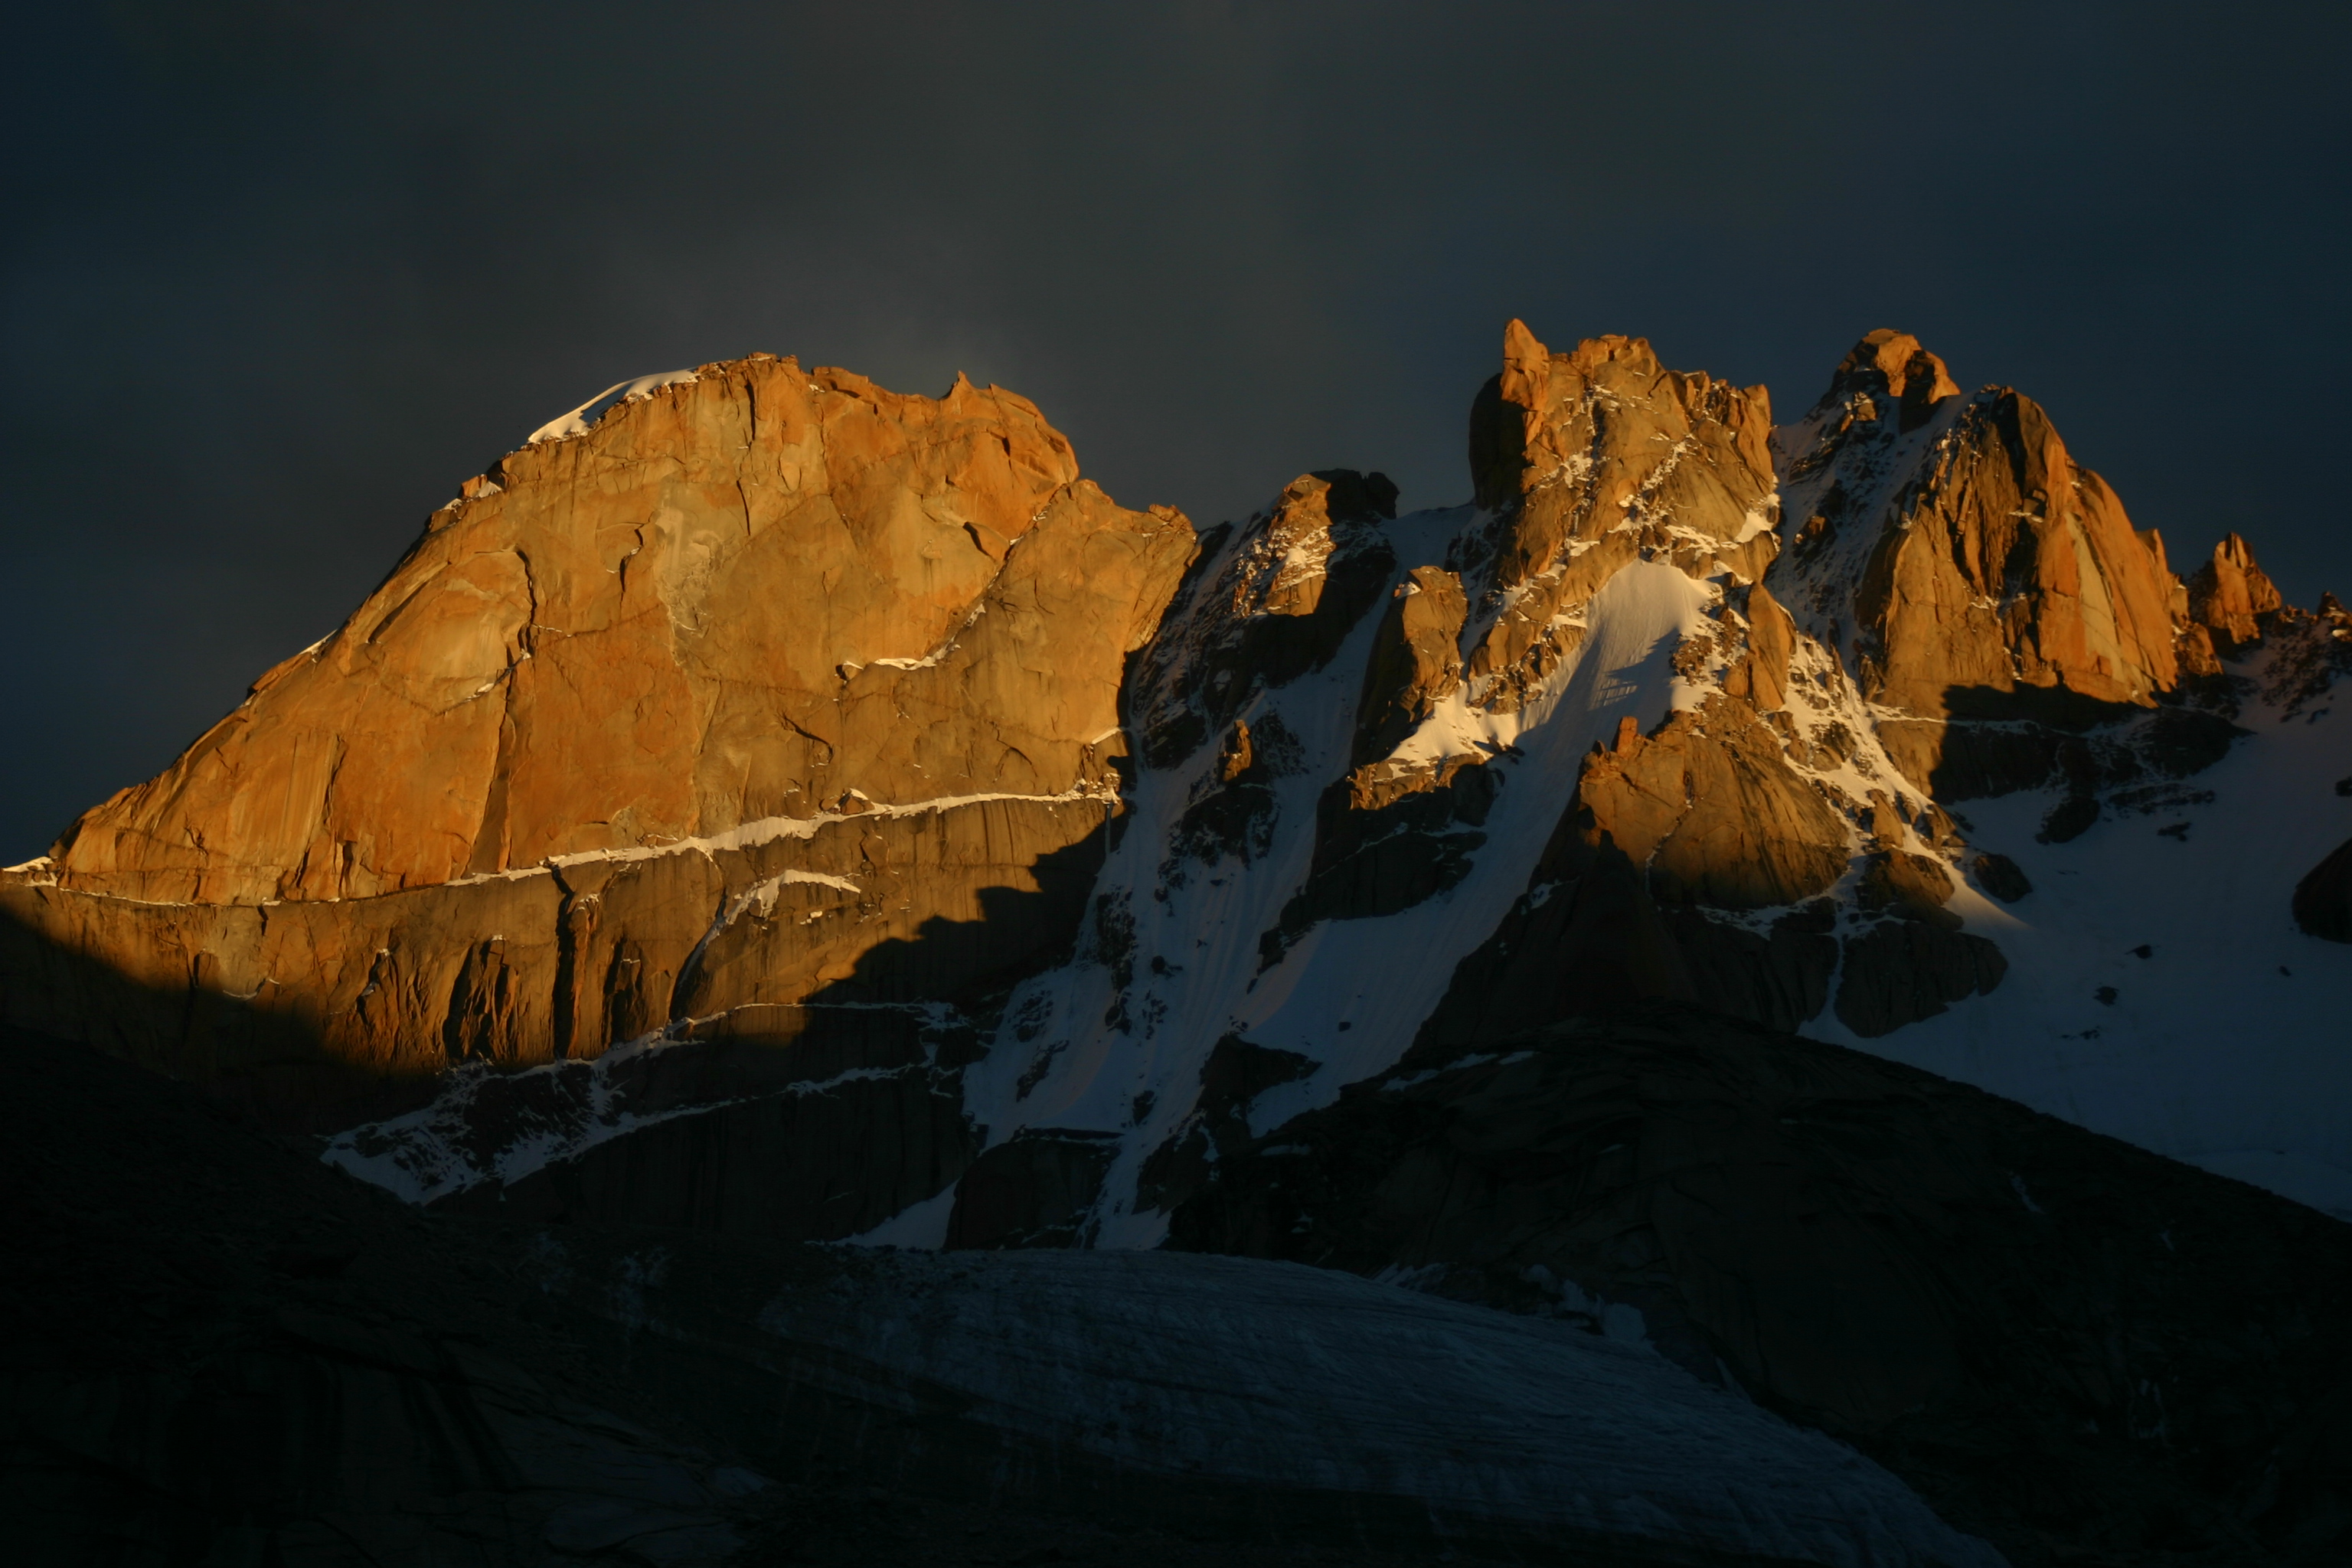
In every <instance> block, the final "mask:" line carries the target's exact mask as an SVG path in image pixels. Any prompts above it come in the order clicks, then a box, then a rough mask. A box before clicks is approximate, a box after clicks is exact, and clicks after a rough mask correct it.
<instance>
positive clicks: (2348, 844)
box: [2294, 838, 2352, 942]
mask: <svg viewBox="0 0 2352 1568" xmlns="http://www.w3.org/2000/svg"><path fill="white" fill-rule="evenodd" d="M2294 923H2295V924H2297V925H2299V926H2301V927H2302V928H2303V929H2304V930H2305V931H2309V932H2310V933H2311V934H2312V935H2313V936H2315V937H2323V938H2325V939H2326V940H2327V941H2329V942H2352V838H2347V839H2346V840H2345V841H2344V842H2343V843H2341V844H2339V845H2337V846H2336V848H2335V850H2334V852H2333V853H2331V854H2330V855H2329V856H2328V857H2327V858H2326V859H2325V860H2322V861H2321V862H2320V863H2319V864H2318V865H2316V866H2314V867H2313V868H2311V874H2310V875H2309V876H2307V877H2305V878H2304V879H2303V880H2302V881H2300V882H2298V883H2296V884H2295V888H2294Z"/></svg>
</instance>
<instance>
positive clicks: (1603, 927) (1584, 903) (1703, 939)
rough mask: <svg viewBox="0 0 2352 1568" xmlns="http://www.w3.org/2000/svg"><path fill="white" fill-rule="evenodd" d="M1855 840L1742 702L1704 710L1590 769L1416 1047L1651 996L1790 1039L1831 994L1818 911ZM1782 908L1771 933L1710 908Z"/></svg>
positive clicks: (1823, 923) (1623, 739)
mask: <svg viewBox="0 0 2352 1568" xmlns="http://www.w3.org/2000/svg"><path fill="white" fill-rule="evenodd" d="M1852 838H1853V833H1852V830H1851V829H1850V827H1849V826H1848V824H1847V822H1846V820H1845V818H1844V817H1843V816H1841V815H1840V814H1839V813H1838V812H1836V811H1835V810H1833V809H1832V808H1831V807H1830V806H1829V805H1827V804H1826V803H1825V802H1824V801H1823V800H1822V796H1821V795H1819V794H1817V793H1816V792H1815V790H1814V789H1813V787H1812V786H1811V784H1808V783H1806V782H1805V781H1804V780H1803V779H1802V778H1801V777H1799V776H1798V775H1797V773H1794V772H1793V771H1792V770H1791V769H1790V767H1789V765H1788V764H1787V763H1786V762H1785V761H1784V760H1783V758H1782V755H1781V745H1780V741H1779V740H1778V739H1777V738H1776V737H1775V736H1774V735H1773V733H1772V731H1769V729H1767V728H1766V727H1765V726H1764V725H1763V724H1762V723H1760V722H1759V721H1758V719H1757V716H1756V714H1755V711H1754V710H1753V709H1752V708H1750V707H1749V706H1748V704H1747V703H1746V702H1743V701H1740V700H1736V699H1733V698H1729V697H1717V698H1714V699H1711V700H1709V701H1708V702H1707V703H1706V706H1705V707H1703V708H1700V709H1685V710H1681V711H1678V712H1675V713H1674V714H1672V715H1670V716H1669V717H1668V719H1667V720H1666V721H1665V722H1664V724H1663V725H1662V726H1660V727H1659V729H1658V730H1657V731H1655V732H1654V733H1653V734H1651V735H1649V736H1646V737H1645V736H1643V734H1642V733H1641V732H1640V731H1639V730H1638V728H1636V727H1635V726H1634V724H1633V721H1631V720H1628V721H1625V722H1624V724H1623V725H1622V726H1621V728H1620V730H1619V732H1618V734H1617V737H1616V740H1615V743H1614V744H1613V746H1612V747H1608V748H1603V747H1600V746H1595V747H1594V748H1593V750H1592V752H1591V755H1590V756H1588V757H1587V758H1586V759H1585V763H1584V766H1583V772H1582V774H1581V776H1580V778H1579V780H1578V783H1577V788H1576V795H1575V798H1574V800H1573V802H1572V803H1571V805H1570V809H1569V811H1568V813H1567V815H1566V816H1564V817H1563V818H1562V819H1561V821H1560V823H1559V826H1558V827H1557V828H1556V829H1555V830H1554V831H1553V834H1552V837H1551V840H1550V842H1549V845H1547V847H1545V850H1544V853H1543V855H1542V857H1541V858H1540V859H1539V860H1538V863H1537V866H1536V868H1535V871H1534V873H1533V875H1532V876H1531V877H1530V878H1529V879H1528V892H1527V894H1526V895H1525V896H1523V897H1522V898H1521V899H1519V900H1518V901H1517V903H1515V904H1514V905H1513V906H1512V909H1511V912H1510V914H1509V915H1508V916H1507V918H1506V919H1505V921H1504V923H1503V925H1502V926H1501V928H1500V929H1498V930H1497V931H1496V933H1495V934H1494V935H1493V936H1492V937H1491V938H1489V939H1488V940H1487V941H1486V942H1485V943H1483V944H1482V945H1481V946H1480V947H1479V948H1478V949H1477V950H1476V951H1475V952H1473V953H1471V954H1470V955H1469V956H1468V957H1466V958H1465V959H1464V960H1463V961H1462V963H1461V965H1460V966H1459V968H1458V969H1457V970H1456V972H1455V973H1454V980H1453V984H1452V985H1451V986H1450V987H1449V989H1448V991H1447V993H1446V997H1445V1000H1444V1002H1443V1003H1442V1004H1440V1005H1439V1007H1438V1009H1437V1011H1436V1012H1435V1013H1434V1014H1433V1016H1431V1018H1430V1020H1429V1022H1428V1023H1427V1025H1425V1026H1424V1027H1423V1031H1422V1035H1421V1039H1422V1041H1423V1044H1429V1043H1433V1042H1455V1041H1461V1040H1465V1039H1473V1038H1481V1037H1492V1036H1493V1035H1496V1034H1498V1033H1502V1034H1507V1033H1514V1032H1517V1031H1519V1030H1524V1029H1530V1028H1535V1027H1538V1026H1541V1025H1544V1024H1549V1023H1552V1022H1554V1021H1557V1020H1559V1019H1561V1018H1565V1017H1570V1016H1575V1015H1577V1014H1580V1013H1583V1012H1588V1011H1591V1010H1593V1009H1595V1008H1605V1007H1609V1006H1613V1005H1621V1004H1622V1003H1624V1002H1628V1001H1632V1000H1636V999H1641V998H1649V997H1661V998H1669V999H1674V1000H1679V1001H1685V1002H1700V1003H1703V1004H1705V1005H1710V1006H1716V1007H1719V1008H1722V1009H1723V1010H1725V1011H1727V1012H1729V1013H1732V1014H1733V1015H1735V1016H1740V1017H1746V1018H1756V1019H1759V1020H1764V1021H1769V1022H1771V1023H1773V1024H1775V1025H1777V1026H1780V1027H1788V1028H1793V1027H1794V1026H1796V1025H1797V1024H1798V1023H1800V1022H1801V1021H1802V1020H1803V1019H1806V1018H1809V1017H1811V1016H1813V1014H1815V1013H1817V1012H1818V1011H1820V1009H1821V1006H1822V1003H1823V1001H1825V1000H1826V999H1827V987H1828V984H1829V977H1830V973H1831V972H1832V970H1833V969H1834V968H1835V967H1836V964H1837V944H1836V942H1835V940H1834V939H1833V938H1832V937H1831V936H1829V935H1828V934H1827V933H1828V931H1830V930H1831V929H1832V926H1833V925H1834V920H1833V918H1831V916H1830V911H1829V906H1827V905H1822V906H1821V907H1820V908H1819V909H1814V908H1811V907H1807V908H1803V909H1799V908H1796V907H1794V906H1798V905H1801V904H1804V903H1805V902H1806V900H1811V899H1813V898H1815V896H1816V895H1819V894H1821V893H1822V892H1825V891H1827V890H1828V889H1830V888H1831V887H1832V885H1834V884H1835V883H1836V882H1837V881H1838V880H1839V879H1841V878H1842V877H1843V876H1844V875H1845V871H1846V867H1847V863H1848V860H1849V858H1850V856H1851V854H1852V850H1851V848H1850V842H1851V840H1852ZM1782 908H1786V909H1787V910H1788V912H1787V913H1784V914H1781V915H1780V916H1779V917H1777V918H1776V919H1775V920H1773V921H1771V922H1770V923H1769V925H1768V926H1767V927H1766V928H1764V929H1762V930H1758V929H1755V928H1754V927H1752V926H1751V925H1748V924H1746V923H1730V922H1727V921H1722V920H1719V919H1717V918H1716V916H1715V915H1712V914H1710V913H1709V911H1718V912H1720V913H1725V914H1729V913H1743V914H1744V913H1746V912H1748V911H1751V910H1774V909H1782Z"/></svg>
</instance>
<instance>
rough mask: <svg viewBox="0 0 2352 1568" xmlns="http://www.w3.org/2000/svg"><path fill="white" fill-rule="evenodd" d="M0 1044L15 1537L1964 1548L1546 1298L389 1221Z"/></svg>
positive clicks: (964, 1553) (1236, 1267)
mask: <svg viewBox="0 0 2352 1568" xmlns="http://www.w3.org/2000/svg"><path fill="white" fill-rule="evenodd" d="M0 1059H5V1060H6V1061H7V1062H8V1064H9V1067H10V1084H11V1089H12V1093H11V1094H10V1096H9V1098H8V1100H7V1102H6V1105H5V1107H0V1134H5V1135H0V1174H5V1179H6V1181H7V1183H8V1190H9V1192H10V1194H11V1201H12V1216H11V1217H12V1227H11V1231H10V1276H9V1283H10V1286H11V1289H8V1290H6V1291H5V1292H0V1330H5V1332H0V1520H5V1540H6V1544H7V1545H8V1547H9V1548H10V1550H11V1560H12V1561H23V1562H27V1563H44V1564H47V1563H114V1564H126V1565H132V1568H166V1565H171V1564H179V1563H200V1562H240V1561H243V1562H264V1563H282V1564H285V1565H286V1568H348V1565H349V1564H352V1563H469V1564H478V1565H480V1568H508V1565H510V1564H511V1565H515V1568H521V1565H524V1564H532V1565H542V1568H543V1565H546V1564H560V1563H608V1564H610V1563H619V1564H628V1565H634V1568H662V1565H674V1568H702V1565H705V1564H711V1563H730V1562H766V1561H772V1560H783V1561H813V1562H819V1563H934V1562H949V1563H961V1562H965V1561H968V1560H970V1559H971V1558H973V1557H975V1556H977V1557H982V1558H983V1559H988V1560H1000V1559H1011V1560H1013V1561H1032V1562H1053V1561H1066V1560H1076V1561H1097V1560H1099V1561H1115V1562H1118V1563H1123V1564H1135V1565H1137V1568H1226V1565H1229V1564H1242V1565H1244V1568H1248V1565H1253V1564H1256V1565H1263V1568H1275V1565H1276V1564H1286V1563H1297V1562H1301V1561H1320V1560H1325V1559H1338V1558H1344V1560H1346V1561H1348V1562H1349V1563H1367V1564H1371V1565H1373V1568H1388V1565H1394V1568H1406V1565H1407V1564H1411V1563H1425V1562H1427V1561H1429V1560H1430V1558H1431V1557H1432V1556H1433V1555H1438V1556H1447V1555H1457V1554H1466V1555H1470V1556H1474V1557H1479V1558H1496V1559H1504V1560H1520V1561H1546V1560H1551V1561H1558V1560H1561V1554H1562V1553H1568V1554H1570V1555H1571V1556H1572V1557H1573V1558H1574V1560H1575V1561H1577V1562H1579V1563H1605V1564H1610V1565H1612V1568H1668V1565H1675V1568H1689V1565H1690V1564H1693V1563H1703V1564H1719V1565H1723V1568H1730V1565H1733V1564H1763V1563H1783V1562H1787V1561H1790V1560H1791V1556H1790V1554H1791V1553H1795V1554H1796V1557H1797V1559H1798V1560H1811V1561H1829V1562H1841V1561H1844V1562H1857V1563H1859V1562H1872V1563H1899V1564H1918V1565H1921V1568H1926V1565H1927V1564H1930V1563H1934V1564H1941V1565H1945V1568H1953V1565H1967V1568H1977V1565H1979V1564H1982V1565H1984V1568H1990V1564H1991V1563H1992V1561H1993V1559H1992V1558H1991V1557H1990V1554H1989V1553H1988V1552H1987V1551H1986V1549H1985V1548H1984V1547H1983V1545H1982V1543H1981V1542H1975V1541H1971V1540H1969V1538H1967V1537H1966V1536H1964V1535H1962V1534H1960V1533H1959V1532H1958V1531H1954V1530H1952V1529H1951V1528H1950V1527H1949V1526H1948V1525H1946V1524H1944V1523H1943V1522H1942V1521H1938V1520H1937V1519H1936V1518H1935V1516H1934V1515H1933V1513H1932V1512H1931V1511H1930V1510H1928V1509H1927V1507H1926V1506H1925V1505H1924V1504H1923V1503H1921V1502H1920V1500H1918V1499H1917V1498H1916V1497H1915V1496H1913V1495H1911V1494H1910V1493H1909V1492H1908V1491H1907V1490H1906V1489H1905V1488H1904V1487H1903V1485H1902V1484H1901V1483H1900V1482H1899V1481H1898V1480H1897V1479H1895V1478H1894V1477H1893V1476H1891V1475H1889V1474H1888V1473H1887V1472H1886V1471H1885V1469H1884V1468H1880V1467H1878V1466H1875V1465H1873V1464H1871V1463H1870V1462H1868V1461H1866V1460H1864V1459H1862V1458H1859V1457H1857V1456H1855V1455H1854V1454H1853V1453H1852V1452H1851V1451H1849V1450H1846V1449H1843V1448H1842V1447H1839V1446H1838V1445H1836V1444H1835V1443H1833V1442H1832V1441H1831V1440H1830V1439H1828V1438H1826V1437H1824V1436H1821V1435H1820V1434H1818V1433H1812V1432H1807V1431H1803V1430H1801V1429H1800V1428H1797V1427H1795V1426H1790V1425H1789V1424H1788V1423H1786V1422H1783V1421H1780V1420H1779V1419H1777V1418H1775V1417H1774V1416H1772V1415H1769V1414H1767V1413H1766V1412H1763V1411H1759V1410H1758V1409H1756V1408H1755V1407H1754V1406H1753V1405H1748V1403H1746V1402H1745V1401H1742V1400H1739V1399H1738V1398H1736V1397H1733V1396H1730V1395H1727V1394H1723V1393H1721V1392H1720V1391H1718V1390H1715V1389H1711V1388H1708V1387H1706V1386H1705V1385H1703V1384H1699V1383H1697V1382H1696V1381H1695V1380H1693V1379H1691V1378H1690V1377H1688V1376H1687V1375H1686V1374H1685V1373H1682V1372H1680V1371H1679V1370H1678V1369H1676V1368H1675V1367H1672V1366H1670V1365H1667V1364H1666V1363H1663V1362H1660V1361H1659V1360H1657V1359H1656V1358H1655V1357H1654V1356H1649V1355H1647V1354H1644V1353H1643V1352H1639V1351H1638V1350H1635V1349H1633V1348H1630V1347H1627V1346H1623V1345H1619V1344H1612V1343H1608V1342H1600V1341H1595V1340H1591V1339H1590V1338H1589V1337H1588V1336H1585V1335H1581V1334H1578V1333H1575V1332H1574V1331H1571V1330H1568V1329H1565V1328H1563V1327H1560V1326H1559V1325H1555V1324H1549V1323H1541V1322H1535V1321H1528V1320H1525V1319H1511V1318H1507V1317H1504V1316H1502V1315H1500V1314H1496V1313H1491V1312H1488V1311H1486V1310H1483V1309H1480V1308H1476V1307H1472V1306H1465V1305H1463V1304H1460V1303H1455V1302H1449V1301H1444V1300H1435V1299H1433V1298H1431V1297H1429V1296H1426V1295H1416V1294H1414V1293H1412V1292H1408V1291H1404V1290H1401V1289H1392V1288H1389V1287H1383V1286H1379V1285H1374V1284H1372V1283H1370V1282H1369V1281H1366V1280H1362V1279H1351V1278H1349V1276H1347V1275H1344V1274H1334V1273H1328V1272H1325V1271H1319V1270H1314V1269H1307V1268H1297V1267H1296V1266H1293V1265H1286V1264H1275V1263H1265V1262H1256V1261H1252V1260H1248V1259H1242V1258H1184V1257H1176V1256H1173V1255H1169V1254H1138V1253H1129V1254H1123V1255H1105V1254H1087V1253H1081V1252H1070V1251H1056V1252H1045V1253H1040V1252H1034V1251H1033V1252H1028V1253H1024V1254H1018V1255H1012V1256H1004V1257H998V1258H977V1257H975V1256H974V1255H972V1254H971V1253H961V1254H954V1255H948V1256H927V1255H924V1254H920V1253H897V1254H893V1253H888V1252H878V1253H877V1252H864V1251H861V1250H859V1249H855V1248H843V1247H791V1246H778V1245H775V1244H774V1243H773V1242H772V1241H761V1242H757V1243H751V1242H742V1241H737V1240H734V1239H732V1238H729V1237H712V1236H709V1235H697V1234H692V1233H688V1232H681V1231H668V1230H658V1229H645V1228H636V1227H622V1228H613V1227H601V1226H558V1227H553V1228H546V1227H541V1226H537V1225H530V1224H519V1223H514V1222H513V1221H512V1220H511V1218H510V1217H509V1218H506V1219H500V1218H495V1217H483V1218H473V1217H467V1216H452V1215H417V1214H415V1212H414V1211H411V1210H408V1209H405V1208H404V1206H403V1205H399V1204H397V1203H395V1202H394V1201H393V1200H392V1199H391V1198H389V1197H387V1196H386V1195H384V1194H382V1193H379V1192H373V1191H371V1190H369V1189H367V1188H365V1187H363V1186H361V1185H360V1184H356V1183H352V1182H349V1181H346V1180H344V1179H342V1178H341V1177H340V1176H339V1175H338V1174H336V1173H334V1172H331V1171H328V1170H325V1169H322V1168H320V1166H319V1165H318V1163H316V1162H314V1161H311V1160H309V1159H306V1158H304V1157H303V1156H302V1155H300V1154H299V1153H297V1152H291V1151H289V1150H288V1149H286V1148H283V1147H280V1146H278V1145H277V1144H276V1143H275V1142H273V1141H271V1140H268V1139H265V1138H261V1137H257V1136H255V1135H254V1132H253V1131H252V1130H251V1129H250V1128H249V1127H247V1126H245V1125H242V1124H240V1123H238V1122H237V1121H236V1120H234V1119H232V1118H228V1117H225V1116H223V1115H222V1114H221V1113H220V1111H219V1110H218V1109H217V1107H215V1106H212V1105H209V1104H207V1103H206V1102H205V1101H204V1100H200V1099H198V1098H197V1097H196V1096H194V1095H193V1094H191V1093H189V1092H188V1091H187V1090H186V1089H184V1087H183V1086H180V1085H175V1084H171V1083H168V1082H165V1081H163V1080H162V1079H156V1078H154V1077H152V1076H151V1075H148V1074H144V1073H142V1072H140V1071H138V1070H137V1069H135V1068H130V1067H128V1066H126V1065H124V1064H121V1063H120V1062H113V1061H109V1060H107V1059H105V1058H101V1057H99V1056H98V1055H97V1054H96V1053H93V1052H89V1051H86V1050H84V1049H81V1048H80V1047H74V1046H70V1045H68V1044H65V1043H63V1042H59V1041H53V1040H46V1039H41V1038H38V1037H30V1036H26V1035H24V1034H21V1033H19V1032H17V1031H14V1030H0ZM1433 1339H1442V1340H1443V1341H1444V1342H1446V1343H1447V1344H1448V1345H1450V1346H1452V1347H1453V1352H1454V1353H1452V1354H1450V1355H1448V1356H1445V1357H1436V1358H1433V1357H1431V1356H1429V1355H1427V1354H1426V1350H1425V1347H1426V1346H1427V1344H1428V1343H1429V1342H1431V1341H1432V1340H1433ZM1374 1387H1377V1388H1378V1389H1379V1391H1380V1394H1379V1397H1378V1398H1376V1399H1372V1400H1367V1399H1365V1397H1364V1392H1365V1390H1366V1389H1367V1388H1374ZM1204 1435H1205V1436H1209V1437H1210V1439H1211V1441H1210V1443H1209V1444H1208V1445H1207V1448H1208V1452H1207V1454H1206V1455H1204V1454H1203V1452H1202V1447H1203V1445H1202V1442H1201V1438H1202V1436H1204ZM1465 1452H1467V1453H1471V1454H1475V1456H1476V1462H1475V1464H1474V1463H1465V1460H1464V1458H1463V1456H1464V1454H1465ZM1571 1479H1574V1480H1578V1481H1581V1482H1582V1483H1583V1484H1582V1485H1572V1484H1567V1483H1568V1482H1569V1481H1570V1480H1571ZM1596 1481H1597V1482H1600V1483H1601V1484H1599V1485H1595V1484H1594V1483H1595V1482H1596ZM1620 1500H1633V1505H1634V1506H1626V1505H1625V1504H1624V1503H1622V1502H1621V1501H1620Z"/></svg>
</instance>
